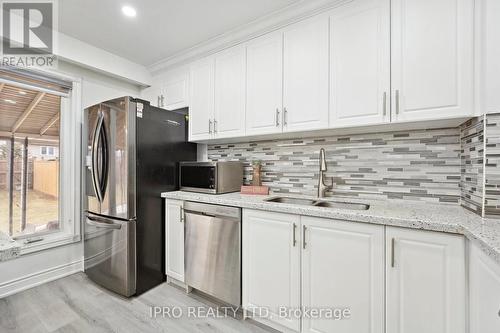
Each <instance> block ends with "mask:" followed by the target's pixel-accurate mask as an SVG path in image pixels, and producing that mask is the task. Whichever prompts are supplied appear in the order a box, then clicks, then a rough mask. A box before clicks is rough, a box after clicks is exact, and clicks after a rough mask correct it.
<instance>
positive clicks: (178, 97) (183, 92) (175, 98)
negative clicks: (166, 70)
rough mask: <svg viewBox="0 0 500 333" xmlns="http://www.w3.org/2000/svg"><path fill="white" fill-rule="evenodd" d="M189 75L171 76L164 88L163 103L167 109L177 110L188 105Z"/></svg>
mask: <svg viewBox="0 0 500 333" xmlns="http://www.w3.org/2000/svg"><path fill="white" fill-rule="evenodd" d="M188 81H189V80H188V75H187V73H186V74H183V75H178V76H176V77H172V78H169V79H168V80H167V81H166V82H165V85H164V87H163V89H162V92H161V94H162V96H163V105H162V107H164V108H165V109H167V110H175V109H180V108H185V107H187V106H188V98H187V96H188Z"/></svg>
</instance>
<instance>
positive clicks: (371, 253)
mask: <svg viewBox="0 0 500 333" xmlns="http://www.w3.org/2000/svg"><path fill="white" fill-rule="evenodd" d="M301 222H302V235H303V237H304V236H305V238H304V239H303V240H302V242H303V247H302V306H303V307H304V308H305V309H327V308H328V309H334V310H335V311H340V310H341V311H347V312H343V313H344V315H347V314H348V316H345V317H343V318H342V319H334V318H327V317H326V314H325V315H322V316H320V317H323V318H314V316H304V317H303V319H302V332H310V333H313V332H314V333H319V332H322V333H329V332H346V333H367V332H370V333H383V332H384V227H383V226H379V225H370V224H365V223H353V222H341V221H333V220H327V219H322V218H314V217H302V221H301ZM304 241H305V244H304ZM344 315H343V316H344Z"/></svg>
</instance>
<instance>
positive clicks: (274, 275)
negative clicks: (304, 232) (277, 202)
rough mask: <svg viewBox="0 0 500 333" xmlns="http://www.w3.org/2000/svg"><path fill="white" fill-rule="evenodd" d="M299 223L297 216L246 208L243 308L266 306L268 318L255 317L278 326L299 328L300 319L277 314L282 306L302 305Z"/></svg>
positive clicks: (244, 220)
mask: <svg viewBox="0 0 500 333" xmlns="http://www.w3.org/2000/svg"><path fill="white" fill-rule="evenodd" d="M299 223H300V217H299V216H298V215H288V214H280V213H271V212H264V211H254V210H248V209H245V210H244V211H243V250H242V251H243V260H242V262H243V308H244V309H246V310H248V311H252V309H255V308H256V307H264V308H267V309H268V310H269V318H267V319H268V320H267V321H266V320H265V318H258V317H257V318H254V319H255V320H257V321H261V322H264V323H266V324H268V325H271V326H273V327H275V328H277V329H280V328H281V326H282V327H285V328H288V329H292V330H295V331H299V329H300V319H299V318H297V317H290V318H286V317H284V316H283V317H282V318H279V317H278V313H279V308H280V307H287V308H293V309H297V308H299V306H300V244H299V242H298V227H299ZM294 234H295V240H296V242H295V243H294ZM257 314H258V313H257ZM276 324H278V326H276ZM279 325H281V326H279Z"/></svg>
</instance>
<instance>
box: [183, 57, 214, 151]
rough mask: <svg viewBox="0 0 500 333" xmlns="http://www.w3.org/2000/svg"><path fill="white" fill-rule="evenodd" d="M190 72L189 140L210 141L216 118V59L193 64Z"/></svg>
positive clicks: (210, 58) (206, 59)
mask: <svg viewBox="0 0 500 333" xmlns="http://www.w3.org/2000/svg"><path fill="white" fill-rule="evenodd" d="M189 72H190V75H189V87H190V89H189V140H190V141H192V140H206V139H210V138H212V136H213V118H214V83H215V82H214V81H215V80H214V75H215V73H214V72H215V61H214V58H213V57H209V58H205V59H202V60H199V61H197V62H195V63H193V64H192V65H191V68H190V71H189Z"/></svg>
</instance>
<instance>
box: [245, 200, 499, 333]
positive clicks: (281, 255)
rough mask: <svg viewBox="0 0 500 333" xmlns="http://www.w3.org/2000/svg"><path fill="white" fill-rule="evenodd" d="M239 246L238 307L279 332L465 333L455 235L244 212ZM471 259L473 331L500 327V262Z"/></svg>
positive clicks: (461, 249) (461, 245)
mask: <svg viewBox="0 0 500 333" xmlns="http://www.w3.org/2000/svg"><path fill="white" fill-rule="evenodd" d="M242 251H243V253H242V257H243V260H242V263H243V267H242V270H243V308H244V309H246V310H249V311H251V310H252V309H254V310H255V309H260V308H267V309H269V311H270V312H269V315H268V316H267V317H265V318H262V317H259V313H256V312H255V311H254V314H255V315H256V316H257V317H254V319H255V320H257V321H260V322H262V323H264V324H266V325H269V326H271V327H273V328H275V329H278V330H280V331H283V332H304V333H328V332H343V333H344V332H345V333H366V332H370V333H384V332H385V333H423V332H425V333H465V332H466V325H467V320H466V318H467V313H466V282H465V281H466V279H465V274H466V272H465V240H464V237H463V236H461V235H454V234H447V233H440V232H430V231H422V230H414V229H407V228H397V227H384V226H381V225H372V224H366V223H356V222H347V221H339V220H331V219H325V218H316V217H306V216H298V215H293V214H282V213H271V212H265V211H256V210H250V209H245V210H244V211H243V250H242ZM471 257H472V259H471V260H473V261H474V260H475V258H476V257H477V258H478V259H481V260H476V261H475V262H472V266H471V273H470V276H471V327H472V329H471V331H470V333H490V332H491V333H493V332H500V330H499V329H500V317H498V316H499V315H500V313H499V311H500V297H498V295H500V267H498V266H493V265H491V263H489V262H487V261H485V259H484V258H483V257H481V256H480V253H476V252H474V251H473V252H472V255H471ZM486 259H488V258H486ZM280 308H281V309H282V310H281V311H280V310H279V309H280ZM285 310H286V311H285ZM290 310H298V311H295V312H294V311H290ZM300 310H301V311H300ZM328 311H332V312H331V313H332V315H329V313H330V312H328ZM261 314H262V313H261ZM265 314H266V313H264V315H265ZM328 316H330V318H329V317H328Z"/></svg>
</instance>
